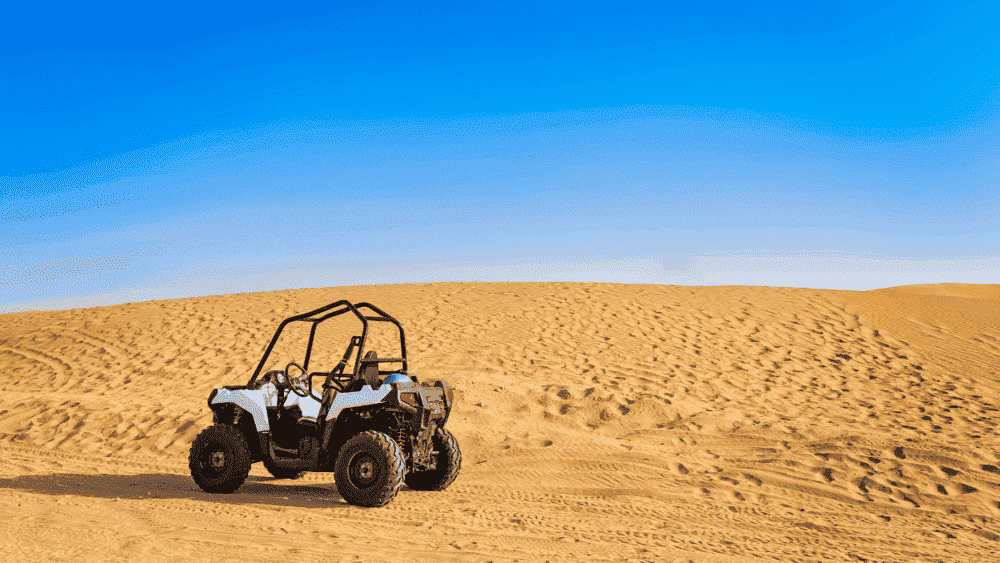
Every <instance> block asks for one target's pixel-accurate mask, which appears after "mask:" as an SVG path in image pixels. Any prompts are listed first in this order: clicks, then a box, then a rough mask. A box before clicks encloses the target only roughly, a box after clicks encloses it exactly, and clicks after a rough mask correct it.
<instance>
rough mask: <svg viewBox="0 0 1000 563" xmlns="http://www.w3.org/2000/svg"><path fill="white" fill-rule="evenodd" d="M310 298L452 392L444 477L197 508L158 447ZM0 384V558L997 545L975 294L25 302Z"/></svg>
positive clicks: (708, 557)
mask: <svg viewBox="0 0 1000 563" xmlns="http://www.w3.org/2000/svg"><path fill="white" fill-rule="evenodd" d="M337 299H350V300H352V301H365V300H367V301H371V302H372V303H374V304H376V305H378V306H380V307H382V308H383V309H385V310H387V311H389V312H390V313H392V314H394V315H395V316H397V318H399V319H400V320H401V322H402V323H403V326H404V327H405V328H406V331H407V332H406V338H407V348H408V353H409V356H410V361H411V370H413V371H416V372H418V373H419V376H420V377H421V378H423V379H436V378H447V379H449V381H451V382H452V383H453V384H454V385H455V387H456V388H457V393H458V404H457V406H456V411H455V412H454V413H453V414H452V417H451V419H450V421H449V427H450V428H451V429H452V431H453V433H454V434H455V435H456V437H457V438H458V440H459V442H460V444H461V446H462V451H463V455H464V463H463V468H462V473H461V474H460V476H459V478H458V480H457V481H456V482H455V483H454V484H453V485H452V486H451V488H449V489H448V490H447V491H445V492H442V493H425V492H417V491H410V490H407V489H405V488H404V490H403V491H401V492H400V494H399V495H398V496H397V497H396V500H394V501H393V502H392V503H391V504H389V505H388V506H386V507H385V508H381V509H362V508H357V507H353V506H350V505H347V504H346V503H345V502H344V501H343V500H342V499H340V497H339V495H338V494H337V490H336V487H335V485H334V483H333V475H332V474H326V473H311V474H307V475H306V476H305V477H304V478H303V479H301V480H298V481H281V480H273V479H271V478H270V477H269V476H268V474H267V473H266V471H265V470H264V469H263V468H262V467H259V464H257V465H255V467H254V469H253V470H252V472H251V479H250V480H249V481H248V482H247V483H246V484H245V485H244V486H243V487H242V488H241V489H240V490H239V491H237V492H236V493H234V494H232V495H214V496H213V495H207V494H205V493H202V492H201V490H200V489H198V487H197V486H196V485H195V484H194V482H193V481H192V480H191V478H190V476H189V475H188V473H187V465H186V464H187V457H186V456H187V451H188V448H189V446H190V443H191V441H192V440H193V438H194V437H195V436H196V435H197V433H198V432H199V431H200V430H201V429H202V428H204V427H206V426H207V425H209V424H211V419H212V417H211V412H210V411H209V410H208V408H207V406H206V404H205V399H206V397H207V395H208V393H209V391H210V390H211V389H213V388H215V387H218V386H221V385H224V384H233V383H243V382H244V381H245V380H246V379H247V378H248V377H249V374H250V373H252V371H253V369H254V368H255V367H256V362H257V361H258V360H259V357H260V354H261V352H262V350H263V348H264V347H265V346H266V344H267V342H268V340H269V339H270V337H271V335H272V334H273V331H274V329H275V328H276V326H277V323H278V322H280V320H282V319H283V318H285V317H286V316H289V315H291V314H295V313H299V312H304V311H307V310H310V309H313V308H315V307H318V306H320V305H323V304H326V303H328V302H331V301H334V300H337ZM331 335H332V336H335V337H337V338H339V337H340V335H339V333H338V334H334V333H331ZM384 337H385V335H376V336H375V337H374V338H375V340H374V342H373V344H372V346H373V347H375V348H377V349H379V350H380V351H381V350H383V349H385V350H388V349H389V348H391V345H390V344H389V342H390V341H389V340H387V339H386V338H384ZM301 338H302V335H298V336H295V335H293V336H292V337H291V338H290V340H289V342H288V344H289V346H290V347H289V350H291V349H293V348H294V345H295V344H296V343H297V342H299V341H300V340H301ZM334 340H336V338H334ZM345 345H346V342H342V341H339V342H337V344H336V345H332V346H331V347H330V348H329V350H324V351H323V352H322V354H321V356H323V355H328V356H329V357H333V354H336V355H338V356H339V354H341V353H342V350H343V347H344V346H345ZM292 359H298V360H301V358H288V359H286V360H285V361H291V360H292ZM0 373H2V375H3V377H2V378H0V454H2V457H0V509H2V513H3V514H4V516H5V517H4V518H3V519H0V529H2V533H0V553H2V554H3V555H4V559H5V560H18V561H21V560H23V561H38V560H57V559H58V560H80V561H95V560H106V561H144V560H149V561H162V560H185V561H187V560H191V561H194V560H198V561H220V560H226V561H228V560H263V559H267V558H273V557H278V556H280V557H281V558H282V559H283V560H286V561H318V560H323V561H495V562H501V561H504V562H506V561H537V562H542V561H588V560H601V561H604V560H607V561H661V562H662V561H685V562H687V561H696V562H702V561H704V562H730V561H758V560H768V561H817V560H823V559H830V560H835V561H848V560H855V561H869V562H874V561H918V560H919V561H923V560H927V561H990V560H993V559H994V558H995V557H996V554H997V552H998V551H1000V536H998V534H1000V524H998V521H997V519H998V518H1000V469H998V467H1000V450H998V446H1000V442H998V435H997V434H996V432H995V425H996V422H997V418H998V415H1000V394H998V393H997V389H998V385H1000V285H963V284H942V285H928V286H905V287H896V288H890V289H884V290H875V291H867V292H854V291H828V290H810V289H793V288H768V287H742V286H738V287H732V286H730V287H682V286H650V285H620V284H583V283H498V284H492V283H439V284H425V285H405V286H372V287H343V288H324V289H304V290H289V291H281V292H265V293H257V294H245V295H232V296H215V297H203V298H190V299H179V300H171V301H156V302H146V303H135V304H129V305H120V306H110V307H97V308H91V309H79V310H71V311H53V312H25V313H16V314H6V315H0ZM480 404H482V406H479V405H480Z"/></svg>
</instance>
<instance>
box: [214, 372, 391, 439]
mask: <svg viewBox="0 0 1000 563" xmlns="http://www.w3.org/2000/svg"><path fill="white" fill-rule="evenodd" d="M391 392H392V385H389V384H383V385H381V386H380V387H379V388H378V389H372V388H371V387H368V386H365V387H364V388H362V389H361V390H360V391H355V392H353V393H337V394H336V395H334V397H333V404H331V405H330V412H329V413H327V415H326V419H327V420H334V419H336V418H337V417H338V416H340V412H341V411H343V410H344V409H349V408H351V407H360V406H364V405H373V404H375V403H379V402H381V401H382V399H384V398H385V397H386V395H388V394H389V393H391ZM222 403H232V404H234V405H237V406H239V407H240V408H242V409H243V410H245V411H247V412H248V413H250V414H251V415H252V416H253V422H254V426H256V427H257V431H258V432H270V431H271V425H270V423H269V422H268V420H267V407H276V406H278V392H277V389H275V387H274V384H272V383H265V384H264V385H262V386H261V388H260V389H259V390H256V391H250V390H247V389H240V390H236V391H230V390H228V389H219V392H218V393H217V394H216V395H215V398H214V399H212V404H213V405H218V404H222ZM292 405H298V406H299V409H301V410H302V418H303V419H305V420H312V421H315V420H316V417H317V416H319V409H320V407H321V406H322V404H321V403H320V402H319V401H317V400H316V399H314V398H313V397H300V396H298V395H296V394H295V393H292V392H290V391H289V392H288V396H287V397H285V406H286V407H290V406H292Z"/></svg>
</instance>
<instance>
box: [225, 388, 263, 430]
mask: <svg viewBox="0 0 1000 563" xmlns="http://www.w3.org/2000/svg"><path fill="white" fill-rule="evenodd" d="M265 387H266V386H265ZM271 391H272V392H273V391H274V387H273V386H272V388H271ZM267 393H268V391H267V390H265V389H260V390H257V391H249V390H246V389H240V390H237V391H230V390H229V389H219V392H218V393H216V395H215V398H214V399H212V404H213V405H218V404H220V403H232V404H234V405H236V406H238V407H241V408H242V409H243V410H245V411H247V412H248V413H250V414H251V415H252V416H253V423H254V426H256V427H257V432H270V431H271V425H270V423H268V422H267V410H265V407H266V405H267V404H268V403H267ZM272 401H273V399H272Z"/></svg>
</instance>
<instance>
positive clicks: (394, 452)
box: [334, 430, 406, 508]
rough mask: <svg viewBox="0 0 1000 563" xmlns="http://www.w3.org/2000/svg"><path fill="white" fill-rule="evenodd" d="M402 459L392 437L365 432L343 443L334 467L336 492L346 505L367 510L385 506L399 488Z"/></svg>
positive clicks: (401, 483)
mask: <svg viewBox="0 0 1000 563" xmlns="http://www.w3.org/2000/svg"><path fill="white" fill-rule="evenodd" d="M405 470H406V460H405V458H404V457H403V452H402V450H400V449H399V446H398V445H396V442H395V441H393V439H392V438H390V437H389V436H387V435H386V434H383V433H382V432H377V431H375V430H366V431H365V432H361V433H359V434H357V435H356V436H354V437H353V438H351V439H350V440H348V441H347V443H345V444H344V445H343V446H342V447H341V448H340V454H339V455H338V456H337V461H336V464H335V466H334V475H335V478H336V480H337V491H339V492H340V496H341V497H343V499H344V500H346V501H347V502H349V503H351V504H354V505H357V506H365V507H369V508H374V507H379V506H385V505H387V504H389V502H390V501H392V499H393V497H395V496H396V493H397V492H399V488H400V487H401V486H402V485H403V472H404V471H405Z"/></svg>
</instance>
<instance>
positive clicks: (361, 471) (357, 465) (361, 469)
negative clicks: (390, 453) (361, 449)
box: [350, 453, 378, 489]
mask: <svg viewBox="0 0 1000 563" xmlns="http://www.w3.org/2000/svg"><path fill="white" fill-rule="evenodd" d="M350 475H351V481H352V482H353V483H354V485H355V486H357V487H358V488H361V489H363V488H366V487H370V486H371V485H372V483H374V482H375V480H376V479H377V478H378V464H377V463H375V459H374V458H373V457H372V456H370V455H368V454H364V453H362V454H358V455H356V456H354V459H352V460H351V469H350Z"/></svg>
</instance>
